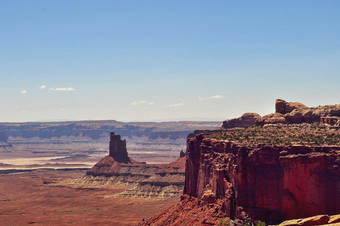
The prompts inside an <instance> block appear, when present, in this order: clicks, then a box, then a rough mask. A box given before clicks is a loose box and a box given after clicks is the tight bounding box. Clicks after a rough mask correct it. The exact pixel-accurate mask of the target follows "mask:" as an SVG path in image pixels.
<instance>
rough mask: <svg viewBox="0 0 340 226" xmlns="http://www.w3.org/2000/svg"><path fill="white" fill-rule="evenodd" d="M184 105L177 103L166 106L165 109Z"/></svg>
mask: <svg viewBox="0 0 340 226" xmlns="http://www.w3.org/2000/svg"><path fill="white" fill-rule="evenodd" d="M183 105H184V103H175V104H165V105H164V107H166V108H177V107H181V106H183Z"/></svg>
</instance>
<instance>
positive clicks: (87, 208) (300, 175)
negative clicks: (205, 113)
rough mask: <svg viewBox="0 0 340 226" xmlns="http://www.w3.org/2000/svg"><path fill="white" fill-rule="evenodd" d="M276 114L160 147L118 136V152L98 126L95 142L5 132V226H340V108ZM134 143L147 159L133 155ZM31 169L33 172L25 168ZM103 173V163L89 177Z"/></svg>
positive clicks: (285, 105)
mask: <svg viewBox="0 0 340 226" xmlns="http://www.w3.org/2000/svg"><path fill="white" fill-rule="evenodd" d="M275 106H276V107H275V108H276V110H275V113H273V114H269V115H266V116H263V117H261V116H260V115H258V114H256V113H245V114H243V115H242V116H241V117H240V118H236V119H232V120H227V121H224V122H223V124H222V123H218V122H190V123H189V122H178V123H176V125H177V126H178V125H180V126H181V127H183V128H184V129H180V131H176V130H174V129H169V130H168V131H167V130H166V129H164V130H165V131H164V132H163V131H159V130H157V131H159V133H158V134H157V135H155V134H154V133H152V132H150V130H153V129H154V128H151V129H150V128H147V129H146V130H147V134H148V135H149V136H148V137H147V138H146V136H145V130H143V131H142V132H144V134H143V139H144V140H143V142H142V141H141V140H142V139H141V138H140V137H137V138H136V137H134V136H132V134H134V135H135V134H138V132H139V131H138V130H141V128H142V129H145V128H143V127H138V128H136V127H133V129H132V130H130V133H129V132H127V131H124V130H119V128H118V129H115V132H111V133H110V136H109V140H110V142H108V143H109V144H108V146H109V147H108V149H106V150H105V147H103V146H104V145H103V144H102V143H101V142H100V141H104V140H105V139H107V138H108V137H107V136H105V135H106V134H105V133H106V131H103V130H102V129H98V125H96V126H97V128H94V126H95V123H94V122H91V124H92V128H91V130H87V128H86V129H84V126H83V127H81V130H80V129H79V130H76V129H72V130H67V129H64V127H65V126H66V128H69V127H71V128H76V126H75V125H77V122H72V124H71V125H65V124H66V123H60V124H61V125H62V126H61V128H58V127H56V126H55V125H52V126H51V125H49V126H47V125H44V124H39V127H38V128H39V129H30V127H29V126H26V127H25V128H26V131H25V132H22V133H21V134H22V135H21V136H19V135H18V134H19V133H18V131H20V130H19V129H18V127H20V126H24V125H20V124H14V125H8V124H2V127H1V128H6V126H7V128H8V129H7V131H4V132H2V147H1V148H2V149H1V155H3V156H6V158H5V159H6V160H5V161H7V162H5V161H4V162H1V175H0V176H1V184H0V191H1V192H0V201H1V203H2V204H3V205H1V206H2V207H1V209H0V224H4V225H5V224H43V225H46V224H62V225H67V224H79V225H97V224H119V225H125V224H126V225H134V224H141V225H188V224H194V225H217V224H219V225H240V224H242V225H244V224H247V225H259V222H262V224H265V223H267V224H279V223H281V222H283V221H284V222H283V223H282V225H321V224H336V223H337V222H339V223H340V216H339V215H336V214H338V213H339V209H340V206H339V203H340V202H339V201H340V200H339V197H340V194H339V191H340V190H339V189H338V188H339V184H340V180H339V179H340V177H339V176H340V171H339V167H340V131H339V129H340V105H329V106H319V107H315V108H309V107H306V106H305V105H303V104H300V103H290V102H285V101H283V100H280V99H278V100H276V104H275ZM79 124H84V122H81V123H79ZM98 124H99V125H100V123H98ZM170 124H171V123H170ZM217 124H219V125H220V127H217ZM42 125H44V127H43V129H42V128H41V127H42ZM161 125H162V126H164V125H166V123H161ZM30 126H31V125H30ZM77 126H78V125H77ZM101 126H102V125H101ZM190 126H192V127H190ZM200 126H201V127H202V128H201V129H200V130H199V128H197V127H200ZM209 127H210V128H209ZM101 128H103V126H102V127H101ZM105 128H106V129H109V130H113V129H111V128H107V127H105ZM40 129H41V130H42V131H44V132H40V131H39V130H40ZM96 129H97V130H99V131H97V130H96ZM124 129H125V128H124ZM177 129H178V127H177ZM190 129H191V130H192V133H190V134H188V138H187V146H186V148H183V143H182V142H183V140H184V138H183V134H185V133H188V131H187V130H190ZM3 130H4V129H3ZM30 130H32V132H30ZM155 130H156V129H155ZM194 130H195V131H194ZM117 131H119V132H120V133H121V134H124V137H121V136H120V135H118V134H116V133H117ZM166 131H167V132H166ZM124 132H125V133H124ZM142 132H140V133H139V134H142ZM5 133H6V134H7V133H8V134H10V136H9V137H7V136H6V135H5ZM63 133H64V134H67V133H68V135H69V136H68V137H67V136H65V135H64V134H63ZM14 134H16V135H14ZM56 134H58V135H56ZM75 134H76V135H75ZM85 134H86V135H87V134H91V135H87V136H85ZM98 134H99V135H98ZM164 134H165V135H164ZM185 135H186V134H185ZM24 136H25V137H24ZM124 138H125V139H124ZM152 138H153V139H155V138H156V139H155V140H153V141H150V139H152ZM72 139H73V140H72ZM134 139H136V140H138V142H136V143H137V144H140V145H141V146H142V147H143V148H144V149H143V150H138V148H137V147H139V146H138V145H137V144H135V145H133V146H129V145H128V142H129V141H130V140H134ZM172 139H173V140H172ZM11 140H12V141H15V142H13V143H12V144H11V143H10V142H9V141H11ZM89 140H90V141H89ZM98 140H99V141H98ZM39 141H40V142H39ZM96 141H97V142H96ZM23 143H25V144H28V143H29V145H27V147H29V148H27V149H26V150H24V149H22V147H24V146H23ZM46 144H48V145H46ZM78 144H79V147H77V145H78ZM44 145H46V147H48V149H43V146H44ZM100 145H102V146H100ZM37 147H41V149H37ZM55 147H59V148H60V149H57V150H58V151H57V152H53V151H52V150H51V149H53V148H55ZM71 147H72V148H71ZM84 147H87V148H88V149H85V150H84V152H82V151H81V148H84ZM130 147H131V148H130ZM156 147H162V149H158V150H157V148H156ZM166 147H167V148H168V149H166ZM174 147H177V150H176V148H174ZM17 148H18V149H17ZM133 148H135V149H133ZM130 149H132V150H134V151H131V153H130ZM33 150H39V151H33ZM59 150H60V151H59ZM104 150H105V151H104ZM181 150H182V151H181ZM151 153H153V154H151ZM53 154H55V155H53ZM100 154H101V155H100ZM107 154H108V155H107ZM19 155H22V156H19ZM35 155H37V157H35ZM104 156H106V157H104ZM18 157H19V158H18ZM103 157H104V158H103ZM18 159H19V160H18ZM22 159H25V160H26V162H27V165H15V164H14V163H16V162H25V161H23V160H22ZM37 159H39V160H40V162H39V163H40V164H39V163H38V162H35V163H34V164H33V162H32V161H37ZM9 160H12V161H9ZM91 161H98V162H97V163H96V164H94V163H92V164H94V165H93V166H92V167H91V168H89V165H91ZM10 163H11V164H10ZM27 194H30V195H27ZM162 211H163V212H162ZM99 216H100V217H99ZM308 217H309V218H308ZM301 218H304V219H301ZM293 219H296V220H293ZM264 222H265V223H264Z"/></svg>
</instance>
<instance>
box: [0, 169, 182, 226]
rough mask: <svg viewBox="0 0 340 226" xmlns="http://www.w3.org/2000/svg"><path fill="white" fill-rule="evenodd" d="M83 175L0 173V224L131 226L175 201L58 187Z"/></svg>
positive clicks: (40, 171) (83, 173)
mask: <svg viewBox="0 0 340 226" xmlns="http://www.w3.org/2000/svg"><path fill="white" fill-rule="evenodd" d="M83 175H85V171H82V170H69V171H62V170H34V171H31V172H23V173H16V174H0V225H26V224H37V225H135V224H136V223H138V222H141V221H142V219H143V218H148V217H151V216H153V215H155V214H157V213H159V212H161V211H162V210H164V209H165V208H166V207H168V206H170V205H172V204H174V203H177V202H178V200H179V197H174V198H171V199H168V200H152V199H129V198H117V197H112V195H114V194H116V193H118V192H120V191H122V190H121V189H118V188H117V189H114V188H110V189H81V188H71V187H68V186H67V184H66V183H65V186H60V182H63V181H68V180H70V179H75V178H80V177H82V176H83ZM51 181H52V182H53V181H58V182H59V183H58V184H59V185H58V186H56V185H53V184H54V183H51Z"/></svg>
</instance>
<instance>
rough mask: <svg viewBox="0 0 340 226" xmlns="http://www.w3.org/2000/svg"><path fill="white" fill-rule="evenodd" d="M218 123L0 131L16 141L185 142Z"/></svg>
mask: <svg viewBox="0 0 340 226" xmlns="http://www.w3.org/2000/svg"><path fill="white" fill-rule="evenodd" d="M219 125H220V122H199V121H197V122H194V121H193V122H189V121H188V122H186V121H183V122H159V123H155V122H127V123H124V122H118V121H114V120H107V121H99V120H98V121H69V122H25V123H4V122H3V123H0V131H4V132H6V133H7V135H8V136H9V137H10V138H11V139H12V140H18V139H31V138H39V139H52V138H61V139H67V138H68V137H70V138H71V139H74V138H75V137H77V138H83V139H89V140H100V139H103V140H106V139H107V138H108V134H110V132H111V131H115V132H116V133H117V134H120V135H121V136H122V137H127V138H135V137H143V138H148V139H150V140H155V139H168V140H177V139H184V140H185V139H186V137H187V136H188V134H189V133H191V132H192V131H194V130H195V129H205V128H206V129H214V128H218V127H219Z"/></svg>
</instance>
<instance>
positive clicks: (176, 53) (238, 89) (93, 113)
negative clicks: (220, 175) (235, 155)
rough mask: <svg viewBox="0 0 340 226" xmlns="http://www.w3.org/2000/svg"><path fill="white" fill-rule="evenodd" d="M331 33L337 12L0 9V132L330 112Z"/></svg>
mask: <svg viewBox="0 0 340 226" xmlns="http://www.w3.org/2000/svg"><path fill="white" fill-rule="evenodd" d="M339 21H340V2H339V1H312V0H308V1H142V0H139V1H105V0H102V1H85V0H82V1H63V0H59V1H46V0H44V1H38V0H36V1H15V0H14V1H4V0H0V29H1V30H0V50H1V51H0V106H1V110H0V121H36V120H62V119H67V120H86V119H116V120H124V121H145V120H146V121H159V120H181V119H211V120H223V119H226V118H232V117H238V116H240V115H241V114H242V113H243V112H248V111H250V112H258V113H260V114H262V115H263V114H267V113H271V112H273V111H274V101H275V99H276V98H282V99H286V100H287V101H299V102H303V103H305V104H306V105H308V106H317V105H325V104H336V103H339V100H340V63H339V62H340V48H339V47H340V22H339Z"/></svg>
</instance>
